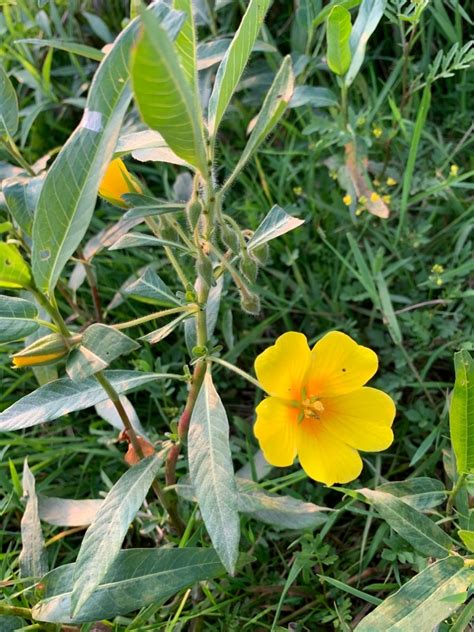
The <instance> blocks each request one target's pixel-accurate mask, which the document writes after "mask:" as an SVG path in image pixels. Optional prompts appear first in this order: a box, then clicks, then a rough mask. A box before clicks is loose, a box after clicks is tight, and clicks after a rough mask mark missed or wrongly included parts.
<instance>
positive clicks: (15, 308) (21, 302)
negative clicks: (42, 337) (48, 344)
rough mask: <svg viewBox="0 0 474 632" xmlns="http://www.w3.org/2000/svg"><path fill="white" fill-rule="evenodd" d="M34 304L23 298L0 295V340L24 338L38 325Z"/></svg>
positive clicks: (8, 340) (7, 340)
mask: <svg viewBox="0 0 474 632" xmlns="http://www.w3.org/2000/svg"><path fill="white" fill-rule="evenodd" d="M37 317H38V310H37V308H36V305H33V303H30V302H29V301H25V299H23V298H15V297H13V296H2V295H0V342H10V341H11V340H20V339H21V338H26V336H29V335H30V334H32V333H33V332H34V331H36V330H37V329H38V327H39V325H38V323H36V322H35V320H34V319H35V318H37Z"/></svg>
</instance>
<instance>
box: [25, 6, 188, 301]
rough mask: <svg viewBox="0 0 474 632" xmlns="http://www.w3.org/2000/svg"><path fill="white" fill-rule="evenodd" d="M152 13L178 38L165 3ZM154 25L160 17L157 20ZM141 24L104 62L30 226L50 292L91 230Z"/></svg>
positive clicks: (37, 270) (43, 284) (39, 276)
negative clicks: (99, 189)
mask: <svg viewBox="0 0 474 632" xmlns="http://www.w3.org/2000/svg"><path fill="white" fill-rule="evenodd" d="M151 11H153V12H155V13H156V14H158V15H159V18H160V19H165V18H166V17H167V16H168V21H167V22H166V23H167V24H170V25H171V26H170V28H171V29H172V30H173V32H174V34H175V33H176V27H177V26H178V27H179V24H177V23H176V14H175V13H174V12H170V10H169V9H168V8H167V7H166V5H165V4H164V3H160V4H156V5H154V6H153V8H152V9H150V13H151ZM156 19H157V20H158V18H156ZM138 28H139V23H138V21H137V20H134V21H133V22H131V23H130V25H129V26H128V27H127V28H126V29H125V30H124V31H123V32H122V33H121V35H120V36H119V37H118V38H117V40H116V42H115V44H114V45H113V48H112V49H111V51H110V52H109V53H108V54H107V55H106V56H105V57H104V59H103V61H102V63H101V64H100V66H99V68H98V70H97V72H96V74H95V76H94V80H93V82H92V85H91V88H90V91H89V96H88V99H87V104H86V109H85V111H84V116H83V119H82V121H81V123H80V124H79V127H77V129H76V130H75V132H74V133H73V134H72V136H71V137H70V138H69V140H68V142H67V143H66V144H65V145H64V147H63V148H62V150H61V152H60V153H59V155H58V157H57V158H56V160H55V162H54V164H53V166H52V167H51V169H50V171H49V173H48V176H47V178H46V180H45V183H44V186H43V189H42V191H41V195H40V198H39V201H38V208H37V212H36V216H35V221H34V225H33V254H32V258H33V274H34V277H35V280H36V283H37V285H38V287H39V288H40V289H42V290H44V291H48V292H49V293H51V291H52V290H53V289H54V287H55V285H56V283H57V281H58V278H59V275H60V274H61V271H62V269H63V268H64V266H65V264H66V263H67V261H68V259H69V257H70V256H71V255H72V254H73V253H74V251H75V250H76V248H77V246H78V245H79V243H80V241H81V239H82V238H83V236H84V234H85V232H86V230H87V227H88V226H89V223H90V220H91V217H92V213H93V211H94V205H95V201H96V197H97V190H98V188H99V184H100V182H101V180H102V177H103V175H104V173H105V170H106V169H107V166H108V163H109V162H110V160H111V158H112V156H113V152H114V149H115V144H116V142H117V138H118V135H119V131H120V126H121V124H122V119H123V116H124V114H125V111H126V109H127V107H128V104H129V102H130V98H131V93H130V88H129V70H128V57H129V54H130V51H131V48H132V44H133V42H134V40H135V38H136V35H137V32H138Z"/></svg>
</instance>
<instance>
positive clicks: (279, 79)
mask: <svg viewBox="0 0 474 632" xmlns="http://www.w3.org/2000/svg"><path fill="white" fill-rule="evenodd" d="M294 82H295V78H294V75H293V70H292V68H291V58H290V56H287V57H285V59H284V60H283V63H282V65H281V67H280V70H279V71H278V73H277V75H276V77H275V79H274V81H273V84H272V86H271V88H270V90H269V91H268V93H267V96H266V97H265V101H264V102H263V105H262V109H261V110H260V112H259V114H258V116H257V119H256V121H255V125H254V128H253V130H252V133H251V134H250V138H249V140H248V142H247V145H246V147H245V149H244V151H243V152H242V155H241V157H240V159H239V162H238V163H237V165H236V166H235V168H234V171H233V172H232V175H231V176H230V178H229V179H228V181H227V182H226V183H225V184H224V189H227V188H228V187H229V186H230V184H231V183H232V182H233V181H234V180H235V178H236V177H237V176H238V174H239V173H240V171H241V170H242V169H243V168H244V166H245V164H246V163H247V162H248V160H249V159H250V157H251V156H252V154H253V153H254V151H255V150H256V149H257V148H258V146H259V145H260V144H261V143H262V142H263V141H264V140H265V139H266V138H267V136H268V135H269V134H270V133H271V132H272V130H273V128H274V127H275V125H276V124H277V123H278V121H279V120H280V118H281V117H282V115H283V113H284V111H285V110H286V108H287V106H288V103H289V102H290V99H291V96H292V94H293V88H294Z"/></svg>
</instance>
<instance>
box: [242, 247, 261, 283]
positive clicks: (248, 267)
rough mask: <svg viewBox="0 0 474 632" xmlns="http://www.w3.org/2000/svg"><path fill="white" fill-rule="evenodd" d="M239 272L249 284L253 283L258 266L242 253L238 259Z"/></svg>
mask: <svg viewBox="0 0 474 632" xmlns="http://www.w3.org/2000/svg"><path fill="white" fill-rule="evenodd" d="M240 270H241V272H242V274H244V275H245V276H246V277H247V279H248V280H249V281H250V283H255V281H256V280H257V274H258V264H257V262H256V261H254V260H253V259H251V258H250V257H249V255H248V254H247V253H242V257H241V259H240Z"/></svg>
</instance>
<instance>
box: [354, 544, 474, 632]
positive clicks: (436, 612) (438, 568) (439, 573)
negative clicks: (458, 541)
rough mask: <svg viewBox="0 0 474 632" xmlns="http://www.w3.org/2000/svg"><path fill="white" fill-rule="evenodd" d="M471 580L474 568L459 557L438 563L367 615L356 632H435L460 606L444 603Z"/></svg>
mask: <svg viewBox="0 0 474 632" xmlns="http://www.w3.org/2000/svg"><path fill="white" fill-rule="evenodd" d="M473 580H474V569H472V568H466V567H464V562H463V559H462V558H461V557H458V556H453V557H448V558H446V559H443V560H440V561H439V562H436V563H435V564H432V565H431V566H428V568H426V569H425V570H424V571H422V572H421V573H419V574H418V575H416V576H415V577H414V578H413V579H411V580H410V581H409V582H408V583H406V584H405V585H404V586H402V587H401V588H400V590H399V591H398V592H396V593H395V594H394V595H391V596H390V597H388V598H387V599H385V601H384V602H383V603H382V604H380V606H378V607H377V608H376V609H375V610H374V611H373V612H371V613H370V614H369V615H368V616H366V617H365V618H364V619H362V621H361V622H360V623H359V625H358V626H357V628H356V632H375V631H377V632H378V631H379V630H383V631H384V632H408V631H410V632H411V631H412V630H420V632H421V631H422V630H423V631H424V630H434V629H435V628H436V626H437V625H438V624H439V623H441V622H442V621H444V619H446V618H447V617H449V616H450V615H451V614H452V613H453V612H454V611H455V610H456V609H457V608H458V607H459V605H460V604H459V603H453V602H452V601H448V600H446V598H447V597H450V596H453V595H456V594H459V593H462V592H464V591H465V590H466V588H467V587H468V586H469V584H470V583H471V582H472V581H473Z"/></svg>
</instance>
